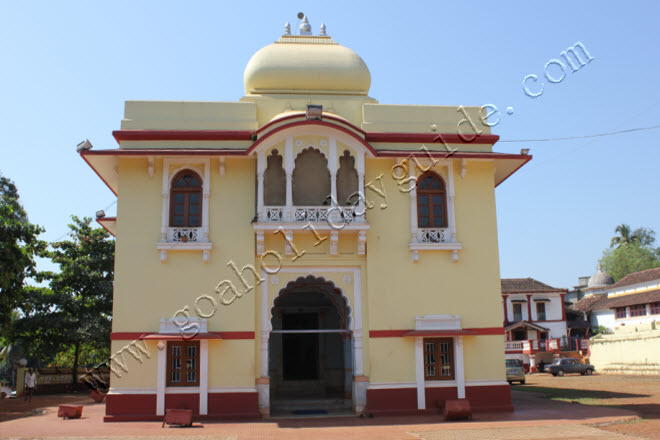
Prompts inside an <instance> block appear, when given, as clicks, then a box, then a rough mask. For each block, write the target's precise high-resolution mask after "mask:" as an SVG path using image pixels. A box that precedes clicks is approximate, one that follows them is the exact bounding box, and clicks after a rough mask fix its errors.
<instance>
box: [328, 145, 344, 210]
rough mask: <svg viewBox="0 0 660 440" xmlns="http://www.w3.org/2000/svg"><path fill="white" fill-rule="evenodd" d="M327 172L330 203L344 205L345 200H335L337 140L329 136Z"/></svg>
mask: <svg viewBox="0 0 660 440" xmlns="http://www.w3.org/2000/svg"><path fill="white" fill-rule="evenodd" d="M328 153H329V154H328V170H329V171H330V197H331V203H334V202H337V204H338V205H342V204H344V203H346V201H345V200H337V168H338V166H337V139H336V138H335V137H334V136H330V142H329V144H328Z"/></svg>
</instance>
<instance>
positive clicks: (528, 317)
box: [527, 295, 532, 321]
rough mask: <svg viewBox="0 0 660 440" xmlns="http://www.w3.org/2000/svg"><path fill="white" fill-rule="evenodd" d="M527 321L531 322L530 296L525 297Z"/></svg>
mask: <svg viewBox="0 0 660 440" xmlns="http://www.w3.org/2000/svg"><path fill="white" fill-rule="evenodd" d="M527 320H528V321H531V320H532V295H527Z"/></svg>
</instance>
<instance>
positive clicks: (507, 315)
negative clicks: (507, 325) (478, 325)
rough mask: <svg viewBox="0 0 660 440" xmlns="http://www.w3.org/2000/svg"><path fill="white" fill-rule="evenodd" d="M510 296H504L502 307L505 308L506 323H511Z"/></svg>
mask: <svg viewBox="0 0 660 440" xmlns="http://www.w3.org/2000/svg"><path fill="white" fill-rule="evenodd" d="M508 299H509V296H508V295H502V305H503V306H504V322H509V310H508V309H509V307H508V304H507V303H508Z"/></svg>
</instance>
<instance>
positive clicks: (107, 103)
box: [0, 1, 660, 287]
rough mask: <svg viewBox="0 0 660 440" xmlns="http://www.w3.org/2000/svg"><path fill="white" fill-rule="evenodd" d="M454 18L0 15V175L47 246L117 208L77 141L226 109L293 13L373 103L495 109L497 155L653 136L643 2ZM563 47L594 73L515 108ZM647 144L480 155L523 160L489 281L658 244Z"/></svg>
mask: <svg viewBox="0 0 660 440" xmlns="http://www.w3.org/2000/svg"><path fill="white" fill-rule="evenodd" d="M455 3H457V2H452V4H449V3H448V2H438V1H433V2H400V3H391V4H387V3H382V2H378V3H367V2H355V1H353V2H344V1H339V2H313V3H310V4H306V3H303V2H286V1H280V2H268V3H264V4H257V3H255V2H250V3H243V4H240V3H239V2H227V3H226V4H222V3H220V2H202V1H195V2H168V1H141V2H135V1H130V2H128V1H113V2H105V3H101V2H83V1H80V2H67V1H62V2H10V1H0V41H1V42H2V44H1V46H0V60H1V66H2V68H1V69H0V102H1V103H2V105H0V130H1V133H2V137H1V138H0V172H1V173H2V174H4V175H5V176H7V177H9V178H11V179H13V180H14V181H15V183H16V184H17V186H18V189H19V192H20V194H21V198H22V202H23V204H24V206H25V208H26V210H27V212H28V214H29V216H30V219H31V221H33V222H35V223H38V224H40V225H43V226H44V227H46V230H47V231H46V233H45V234H44V238H45V239H47V240H55V239H58V238H61V237H62V235H63V234H65V233H66V231H67V227H66V224H67V223H68V221H69V216H70V215H72V214H75V215H79V216H84V215H88V216H91V215H93V213H94V212H95V211H97V210H98V209H103V208H105V207H106V206H108V205H110V204H111V203H112V202H113V201H114V200H115V198H114V196H113V195H112V193H111V192H110V191H109V190H108V189H107V188H106V187H105V185H104V184H103V183H102V182H101V180H100V179H98V177H97V176H96V175H95V174H94V173H93V172H92V170H91V169H90V168H89V167H88V166H87V165H86V164H85V163H84V162H83V161H82V160H81V159H80V157H78V155H77V154H76V153H75V146H76V144H77V143H78V142H80V141H81V140H84V139H85V138H89V139H90V141H91V142H92V143H93V144H94V146H95V148H97V149H105V148H116V147H117V144H116V143H115V141H114V139H113V138H112V136H111V132H112V130H114V129H117V128H119V122H120V120H121V118H122V115H123V103H124V101H125V100H131V99H146V100H149V99H154V100H210V101H213V100H218V101H235V100H237V99H239V98H240V97H241V96H243V94H244V91H243V69H244V68H245V65H246V64H247V61H248V60H249V58H250V57H251V55H252V54H253V53H254V52H255V51H257V50H258V49H259V48H261V47H263V46H265V45H267V44H270V43H271V42H273V41H274V40H275V39H277V37H278V36H279V35H280V34H281V33H282V31H283V27H284V23H285V22H286V21H290V22H291V23H292V25H293V26H295V25H296V23H297V19H296V14H297V13H298V12H300V11H302V12H304V13H306V14H307V16H308V17H309V20H310V22H311V24H312V27H313V30H314V33H315V34H317V33H318V29H319V27H320V25H321V22H325V24H326V26H327V30H328V34H329V35H331V36H332V37H333V38H334V39H335V40H336V41H337V42H339V43H340V44H343V45H345V46H348V47H350V48H351V49H353V50H355V51H356V52H357V53H358V54H360V55H361V56H362V58H363V59H364V60H365V62H366V63H367V65H368V66H369V69H370V71H371V75H372V85H371V91H370V95H371V96H372V97H374V98H376V99H378V100H379V101H380V102H381V103H388V104H432V105H460V104H463V105H484V104H494V105H496V106H497V107H498V108H499V109H500V110H502V119H501V122H500V124H499V125H497V126H496V127H495V128H494V132H495V133H496V134H499V135H500V136H501V139H502V141H506V140H516V139H542V138H556V137H564V136H579V135H587V134H594V133H602V132H610V131H615V130H620V129H625V128H635V127H647V126H653V125H658V121H657V117H656V114H657V108H658V105H660V87H658V85H657V81H658V78H660V57H658V46H659V43H660V37H659V36H658V35H659V34H658V32H657V23H658V22H659V21H660V14H659V12H660V11H659V8H660V4H658V3H657V2H651V1H648V2H626V3H625V4H624V3H621V2H597V3H596V2H591V3H589V4H587V2H580V3H577V2H561V1H556V2H552V4H550V3H547V4H539V5H535V6H532V5H531V4H530V3H529V2H493V1H490V2H482V3H480V2H469V3H470V4H469V5H468V4H467V3H468V2H461V4H455ZM463 3H465V4H463ZM578 41H580V42H582V43H583V44H584V45H585V47H586V48H587V49H588V51H589V52H590V54H591V55H592V56H593V57H594V59H593V61H592V62H590V63H589V64H587V65H586V66H584V67H583V68H582V69H580V70H579V71H578V72H575V73H568V74H567V76H566V78H565V79H564V80H563V81H562V82H560V83H558V84H549V83H547V81H545V82H546V85H545V89H544V92H543V94H542V95H541V96H539V97H538V98H535V99H532V98H530V97H528V96H526V95H525V94H524V93H523V89H522V80H523V78H524V77H525V76H527V75H529V74H536V75H538V76H539V77H540V78H541V77H542V75H543V71H544V70H543V69H544V65H545V64H546V63H547V62H548V61H550V60H551V59H554V58H560V53H561V52H562V51H563V50H565V49H566V48H567V47H569V46H572V45H573V44H575V43H576V42H578ZM507 107H513V109H514V112H513V114H512V115H507V114H506V113H505V110H506V108H507ZM658 135H660V130H648V131H641V132H635V133H630V134H624V135H617V136H609V137H601V138H594V139H581V140H573V141H564V142H526V143H506V142H501V143H498V144H496V145H495V150H497V151H502V152H518V151H519V150H520V148H530V149H531V154H533V156H534V159H533V160H532V162H531V163H529V164H528V165H526V166H525V167H524V168H523V169H522V170H520V171H519V172H518V173H516V174H514V175H513V176H512V177H511V178H509V180H507V181H506V182H504V183H503V184H502V185H501V186H500V187H498V189H497V213H498V229H499V243H500V264H501V271H502V276H503V277H527V276H530V277H533V278H536V279H539V280H541V281H543V282H546V283H549V284H552V285H555V286H558V287H569V286H572V285H574V284H575V283H576V281H577V277H578V276H581V275H590V274H592V273H593V272H594V271H595V269H596V265H597V260H598V258H599V257H600V255H601V253H602V251H603V250H604V249H605V248H606V247H607V246H608V244H609V240H610V237H611V236H612V235H613V233H614V228H615V227H616V225H618V224H620V223H629V224H630V225H631V226H633V227H638V226H647V227H650V228H653V229H655V230H656V231H658V232H659V233H660V204H659V203H658V197H657V190H658V183H659V178H658V175H657V169H658V163H660V152H659V149H658V141H657V139H658ZM108 211H109V213H110V214H112V213H113V212H114V207H112V208H110V209H109V210H108Z"/></svg>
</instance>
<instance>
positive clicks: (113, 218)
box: [96, 217, 117, 237]
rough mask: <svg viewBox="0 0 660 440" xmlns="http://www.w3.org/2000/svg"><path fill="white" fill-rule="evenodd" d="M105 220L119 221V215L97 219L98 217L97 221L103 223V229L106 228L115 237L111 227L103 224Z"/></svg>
mask: <svg viewBox="0 0 660 440" xmlns="http://www.w3.org/2000/svg"><path fill="white" fill-rule="evenodd" d="M104 221H105V222H116V221H117V217H103V218H97V219H96V223H98V224H99V225H101V227H102V228H103V229H105V230H106V231H108V233H109V234H110V235H112V236H113V237H114V236H115V234H113V233H112V231H110V229H108V227H107V226H106V225H104V224H103V222H104Z"/></svg>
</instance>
